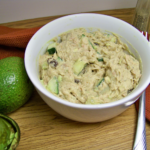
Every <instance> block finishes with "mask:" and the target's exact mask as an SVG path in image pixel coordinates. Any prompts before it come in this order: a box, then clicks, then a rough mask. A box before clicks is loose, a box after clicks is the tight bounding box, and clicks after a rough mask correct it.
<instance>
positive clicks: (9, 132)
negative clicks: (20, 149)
mask: <svg viewBox="0 0 150 150" xmlns="http://www.w3.org/2000/svg"><path fill="white" fill-rule="evenodd" d="M14 136H15V131H14V129H13V127H12V126H11V124H9V123H8V122H7V121H6V120H4V119H3V118H1V117H0V141H1V142H0V150H5V149H6V148H8V147H9V145H10V144H11V142H12V141H13V139H14Z"/></svg>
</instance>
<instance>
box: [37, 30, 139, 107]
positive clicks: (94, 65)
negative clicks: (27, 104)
mask: <svg viewBox="0 0 150 150" xmlns="http://www.w3.org/2000/svg"><path fill="white" fill-rule="evenodd" d="M39 66H40V80H41V82H42V83H43V85H44V86H45V88H46V89H47V90H48V91H50V92H51V93H53V94H54V95H56V96H58V97H60V98H62V99H64V100H66V101H69V102H73V103H80V104H102V103H109V102H112V101H116V100H119V99H121V98H123V97H125V96H127V95H128V94H129V93H130V92H131V91H132V90H133V89H134V88H135V87H136V86H137V84H138V82H139V79H140V77H141V71H140V65H139V61H138V60H136V59H135V58H134V57H133V56H132V55H131V54H130V53H129V51H128V47H127V46H126V44H124V43H122V42H121V41H120V39H119V38H118V37H117V36H115V35H114V34H107V33H103V32H101V31H100V30H97V31H95V32H87V31H86V30H85V29H83V28H78V29H73V30H71V31H68V32H66V33H63V34H61V35H60V36H59V40H58V38H54V39H52V42H51V44H50V45H49V46H48V48H47V51H46V53H45V54H44V55H41V56H40V59H39Z"/></svg>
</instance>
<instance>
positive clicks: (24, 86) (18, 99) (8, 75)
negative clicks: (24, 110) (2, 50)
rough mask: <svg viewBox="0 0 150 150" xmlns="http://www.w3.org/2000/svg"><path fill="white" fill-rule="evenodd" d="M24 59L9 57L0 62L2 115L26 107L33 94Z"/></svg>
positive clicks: (0, 108) (0, 104)
mask: <svg viewBox="0 0 150 150" xmlns="http://www.w3.org/2000/svg"><path fill="white" fill-rule="evenodd" d="M33 89H34V87H33V84H32V83H31V81H30V79H29V77H28V75H27V73H26V70H25V66H24V59H23V58H20V57H7V58H4V59H1V60H0V113H3V114H8V113H11V112H13V111H15V110H17V109H18V108H20V107H21V106H22V105H24V104H25V103H26V102H27V101H28V99H29V98H30V96H31V94H32V93H33Z"/></svg>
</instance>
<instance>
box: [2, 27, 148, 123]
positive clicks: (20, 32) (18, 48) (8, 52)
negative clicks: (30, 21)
mask: <svg viewBox="0 0 150 150" xmlns="http://www.w3.org/2000/svg"><path fill="white" fill-rule="evenodd" d="M38 29H40V27H36V28H30V29H14V28H8V27H4V26H0V59H3V58H6V57H9V56H18V57H22V58H24V52H25V48H26V45H27V43H28V42H29V40H30V38H31V37H32V35H33V34H34V33H35V32H36V31H37V30H38ZM135 106H136V108H137V110H138V101H137V102H136V103H135ZM145 112H146V119H147V120H149V121H150V85H149V86H148V87H147V89H146V111H145Z"/></svg>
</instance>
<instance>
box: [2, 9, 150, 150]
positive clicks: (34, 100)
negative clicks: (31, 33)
mask: <svg viewBox="0 0 150 150" xmlns="http://www.w3.org/2000/svg"><path fill="white" fill-rule="evenodd" d="M94 13H99V14H106V15H110V16H114V17H117V18H120V19H122V20H124V21H126V22H128V23H131V22H132V17H133V13H134V9H119V10H109V11H97V12H94ZM59 17H61V16H52V17H44V18H37V19H30V20H23V21H17V22H11V23H5V24H1V25H4V26H8V27H13V28H31V27H37V26H43V25H45V24H46V23H48V22H50V21H52V20H54V19H56V18H59ZM9 116H10V117H11V118H13V119H14V120H15V121H16V122H17V123H18V125H19V127H20V130H21V140H20V143H19V146H18V147H17V150H57V149H58V150H88V149H91V150H132V146H133V141H134V135H135V130H136V121H137V112H136V109H135V105H131V106H130V107H129V108H128V109H127V110H126V111H125V112H123V113H122V114H121V115H119V116H117V117H115V118H113V119H110V120H108V121H104V122H99V123H90V124H89V123H80V122H75V121H72V120H69V119H67V118H65V117H63V116H61V115H60V114H58V113H56V112H55V111H54V110H52V109H51V108H50V107H49V106H48V105H47V104H46V103H45V102H44V101H43V100H42V99H41V97H40V96H39V95H38V93H37V92H36V91H34V93H33V95H32V97H31V98H30V99H29V101H28V102H27V103H26V104H25V105H24V106H22V107H21V108H20V109H18V110H17V111H15V112H13V113H11V114H9ZM146 136H147V149H148V150H150V122H146Z"/></svg>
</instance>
